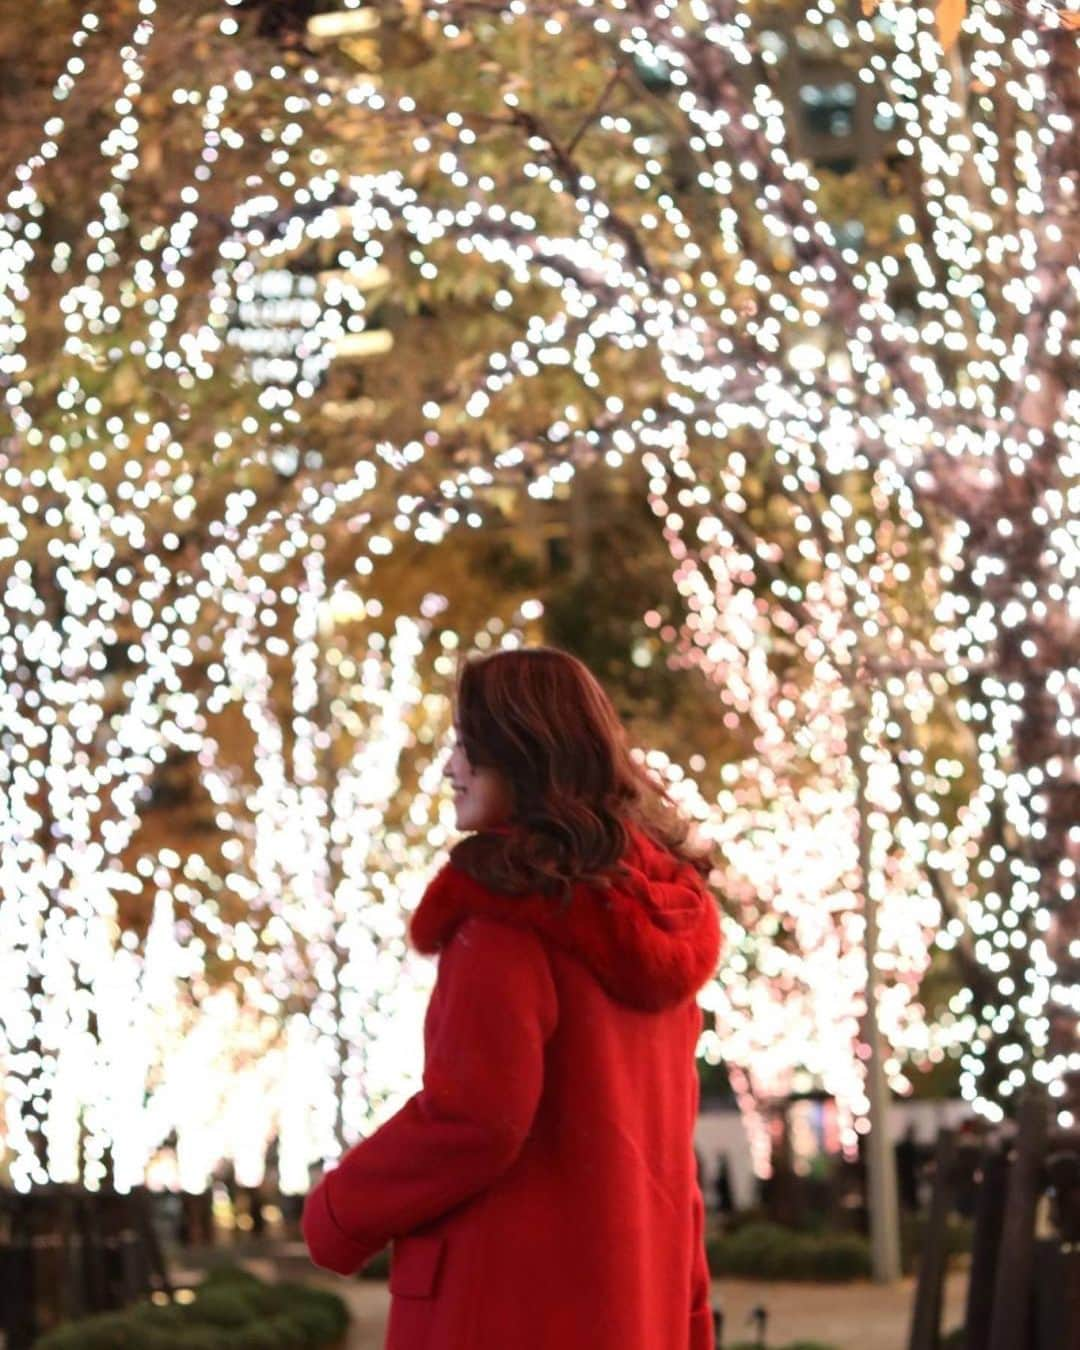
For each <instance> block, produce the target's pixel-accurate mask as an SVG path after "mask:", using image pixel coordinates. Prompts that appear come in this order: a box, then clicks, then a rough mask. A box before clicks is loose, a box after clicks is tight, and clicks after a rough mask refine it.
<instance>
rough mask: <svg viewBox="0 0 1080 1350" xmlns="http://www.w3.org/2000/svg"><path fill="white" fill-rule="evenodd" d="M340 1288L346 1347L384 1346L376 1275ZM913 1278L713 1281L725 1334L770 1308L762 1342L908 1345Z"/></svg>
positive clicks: (846, 1349)
mask: <svg viewBox="0 0 1080 1350" xmlns="http://www.w3.org/2000/svg"><path fill="white" fill-rule="evenodd" d="M327 1287H328V1288H333V1289H334V1290H335V1291H336V1292H337V1293H339V1294H342V1295H343V1296H344V1297H345V1299H346V1301H347V1302H348V1304H349V1307H350V1308H351V1310H352V1314H353V1325H352V1328H351V1331H350V1334H349V1337H348V1339H347V1341H346V1343H345V1344H346V1347H347V1350H382V1347H383V1337H384V1335H385V1330H386V1317H387V1312H388V1310H389V1307H390V1295H389V1292H388V1290H387V1287H386V1285H385V1284H382V1283H379V1282H377V1281H374V1280H359V1281H355V1282H350V1281H346V1280H337V1281H334V1282H333V1283H332V1284H328V1285H327ZM966 1291H967V1275H966V1274H965V1273H964V1272H960V1271H958V1272H956V1273H954V1274H952V1275H950V1276H949V1278H948V1281H947V1284H946V1288H945V1298H944V1316H943V1319H942V1326H943V1327H944V1328H945V1330H951V1329H952V1328H953V1327H954V1326H957V1325H958V1324H959V1323H960V1321H961V1320H962V1318H963V1315H964V1298H965V1295H966ZM913 1296H914V1281H913V1280H910V1279H908V1280H903V1281H901V1282H900V1283H899V1284H894V1285H890V1286H888V1287H886V1288H882V1287H880V1286H878V1285H874V1284H869V1283H865V1282H861V1283H858V1284H773V1283H767V1284H762V1283H758V1282H756V1281H753V1280H717V1281H716V1282H715V1283H714V1284H713V1302H714V1304H716V1303H719V1304H720V1305H721V1306H722V1307H723V1309H724V1317H725V1328H724V1340H725V1342H726V1343H727V1344H728V1345H732V1344H734V1343H735V1342H736V1341H740V1340H748V1341H752V1340H753V1339H754V1334H753V1327H752V1325H751V1322H750V1314H751V1312H752V1310H753V1309H754V1308H757V1307H759V1306H760V1307H763V1308H765V1309H766V1310H767V1311H768V1314H769V1320H768V1334H767V1341H766V1344H767V1345H770V1346H782V1345H786V1344H787V1343H788V1342H789V1341H795V1340H813V1341H821V1342H822V1343H823V1344H825V1345H831V1346H835V1347H836V1350H906V1346H907V1337H908V1331H909V1329H910V1320H911V1306H912V1299H913Z"/></svg>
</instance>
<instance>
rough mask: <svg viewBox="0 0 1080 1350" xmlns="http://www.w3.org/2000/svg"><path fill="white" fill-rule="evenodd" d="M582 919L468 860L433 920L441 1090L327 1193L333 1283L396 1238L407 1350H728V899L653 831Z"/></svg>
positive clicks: (368, 1143)
mask: <svg viewBox="0 0 1080 1350" xmlns="http://www.w3.org/2000/svg"><path fill="white" fill-rule="evenodd" d="M627 861H628V862H629V863H630V864H631V865H632V875H631V878H630V879H629V880H628V881H624V882H619V883H616V885H615V886H613V887H612V888H611V889H609V890H607V891H603V890H594V889H591V888H589V887H586V886H578V887H577V888H575V891H574V894H573V900H572V904H571V907H570V908H569V909H568V910H566V911H565V912H563V911H562V910H561V909H560V906H559V903H558V901H557V900H554V899H548V898H544V897H542V896H536V897H533V896H528V897H512V896H500V895H497V894H495V893H493V892H491V891H488V890H486V889H485V888H484V887H482V886H480V885H479V884H478V883H477V882H475V881H473V880H472V879H471V878H470V877H468V876H466V875H465V874H464V873H463V872H461V871H459V870H457V869H456V868H454V867H453V866H447V867H445V868H444V869H443V870H442V871H441V872H440V873H439V874H438V876H436V878H435V880H434V881H433V882H432V883H431V885H430V886H429V887H428V889H427V891H426V892H425V894H424V897H423V899H422V901H421V903H420V905H419V907H418V909H417V910H416V912H415V914H414V915H413V917H412V921H411V924H410V936H411V939H412V943H413V945H414V947H415V948H416V949H417V950H419V951H421V952H426V953H434V952H436V951H439V952H441V956H440V959H439V969H438V979H437V982H436V985H435V989H434V991H433V993H432V996H431V1001H430V1003H429V1005H428V1010H427V1016H426V1019H425V1023H424V1051H425V1065H424V1077H423V1088H422V1090H421V1091H420V1092H418V1093H416V1094H415V1095H414V1096H413V1097H411V1098H410V1099H409V1100H408V1101H407V1102H406V1103H405V1105H404V1106H403V1107H402V1108H401V1109H400V1110H399V1111H398V1112H397V1113H396V1114H395V1115H394V1116H392V1117H391V1118H390V1119H389V1120H388V1121H386V1122H385V1124H383V1125H382V1126H381V1127H380V1128H379V1129H378V1130H376V1131H375V1132H374V1133H373V1134H372V1135H370V1136H369V1137H368V1138H367V1139H364V1140H362V1141H361V1142H360V1143H359V1144H357V1145H356V1147H355V1148H353V1149H351V1150H350V1151H349V1152H348V1153H347V1154H346V1155H345V1157H344V1158H343V1159H342V1161H341V1164H340V1165H339V1166H338V1167H337V1168H335V1169H334V1170H333V1171H332V1172H329V1173H328V1174H327V1175H326V1176H324V1177H323V1179H322V1180H321V1181H320V1182H319V1184H318V1185H317V1186H316V1187H315V1189H314V1190H313V1191H312V1192H311V1194H310V1195H309V1196H308V1199H307V1202H306V1204H305V1207H304V1237H305V1239H306V1241H307V1244H308V1249H309V1251H310V1252H311V1257H312V1260H313V1261H315V1263H316V1264H317V1265H320V1266H326V1267H328V1268H329V1269H331V1270H336V1271H338V1272H339V1273H340V1274H342V1275H348V1274H352V1272H354V1271H355V1270H357V1269H358V1268H359V1267H360V1266H362V1265H363V1264H364V1263H365V1262H366V1261H367V1260H369V1259H370V1257H372V1256H373V1255H374V1254H375V1253H376V1252H378V1251H379V1250H381V1248H383V1247H384V1246H385V1245H386V1243H387V1242H388V1241H389V1240H390V1239H393V1257H392V1264H391V1273H390V1292H391V1295H392V1298H391V1307H390V1325H389V1331H388V1335H387V1340H386V1350H555V1348H556V1347H557V1348H558V1350H713V1346H714V1338H713V1331H712V1318H711V1313H710V1310H709V1301H708V1292H709V1285H708V1272H707V1268H706V1265H705V1252H704V1246H703V1241H702V1231H703V1204H702V1198H701V1191H700V1189H699V1187H698V1183H697V1175H696V1167H695V1159H694V1152H693V1129H694V1120H695V1117H696V1114H697V1106H698V1081H697V1073H696V1070H695V1067H694V1052H695V1047H696V1044H697V1040H698V1036H699V1035H700V1032H701V1027H702V1021H703V1017H702V1012H701V1009H700V1007H699V1006H698V1004H697V1001H696V999H695V994H696V992H697V991H698V989H700V988H701V986H702V985H703V984H704V983H705V981H706V980H707V979H708V978H709V976H710V975H711V974H712V972H713V971H714V969H715V967H716V962H717V957H718V953H719V921H718V918H719V916H718V911H717V906H716V903H715V901H714V900H713V899H712V897H711V896H710V895H709V893H708V891H707V890H706V889H705V888H704V886H703V885H702V884H701V882H700V880H699V879H698V876H697V874H696V873H695V872H694V871H693V869H692V868H690V867H687V866H683V865H680V864H679V863H678V862H677V861H676V860H675V859H674V858H672V857H671V855H670V854H668V853H667V852H665V851H663V850H661V849H659V848H657V847H656V846H655V845H653V844H651V843H650V842H648V841H647V840H645V838H644V836H640V835H639V836H637V838H636V840H635V843H634V845H633V847H632V850H631V852H630V854H628V857H627Z"/></svg>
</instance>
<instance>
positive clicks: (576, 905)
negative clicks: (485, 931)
mask: <svg viewBox="0 0 1080 1350" xmlns="http://www.w3.org/2000/svg"><path fill="white" fill-rule="evenodd" d="M623 863H624V866H625V867H626V869H627V872H628V875H627V876H625V877H619V878H616V879H614V880H613V881H612V882H611V884H610V885H609V886H607V887H601V886H595V885H586V884H580V885H578V886H575V887H574V890H573V894H572V897H571V902H570V905H569V907H568V908H566V909H565V910H564V908H563V907H562V905H561V904H560V903H559V901H558V900H557V899H554V898H552V897H548V896H540V895H501V894H499V893H497V892H495V891H492V890H489V889H488V888H487V887H485V886H483V885H481V884H480V883H479V882H478V881H475V880H474V879H473V878H472V877H470V876H469V875H468V874H467V873H466V872H464V871H462V870H461V869H460V868H459V867H456V866H455V865H454V864H453V863H452V862H450V863H447V865H446V866H445V867H443V869H442V870H441V871H440V872H439V873H438V875H437V876H436V877H435V878H434V880H433V881H432V882H431V884H430V885H429V886H428V888H427V890H426V891H425V892H424V895H423V897H422V899H421V901H420V904H419V905H418V906H417V909H416V911H415V913H414V914H413V916H412V919H411V921H410V924H409V936H410V939H411V941H412V945H413V947H414V948H415V949H416V950H417V951H419V952H422V953H424V954H425V955H434V953H436V952H437V951H439V950H440V949H441V948H442V947H444V946H445V945H446V943H447V942H448V941H449V939H450V937H451V935H452V934H453V932H454V930H455V928H457V926H458V924H459V923H461V922H462V920H464V919H465V918H467V917H468V916H469V915H472V914H482V915H486V916H488V917H489V918H496V919H501V920H504V921H505V922H507V923H512V924H518V925H521V926H522V927H527V928H531V929H533V930H535V931H536V932H537V933H539V934H540V935H541V936H542V937H544V938H545V939H547V940H548V941H550V942H551V943H552V944H554V945H555V946H558V947H561V948H562V949H563V950H565V951H568V952H571V953H572V954H573V955H575V956H576V957H578V958H579V959H580V960H581V961H583V962H584V963H585V965H586V966H588V967H589V969H590V970H591V971H592V972H593V974H594V975H595V976H596V978H597V980H599V982H600V983H601V984H602V985H603V987H604V988H605V989H606V990H607V991H608V993H609V994H611V996H612V997H613V998H615V999H617V1000H618V1001H619V1002H620V1003H624V1004H627V1005H629V1006H630V1007H633V1008H639V1009H642V1010H643V1011H649V1012H659V1011H661V1010H662V1009H664V1008H669V1007H673V1006H674V1005H676V1004H678V1003H681V1002H682V1001H683V1000H684V999H686V998H689V997H690V996H691V995H693V994H696V993H697V991H698V990H699V989H700V988H701V986H702V985H703V984H705V982H706V981H707V980H708V979H709V977H710V976H711V975H712V974H713V972H714V971H715V970H716V964H717V960H718V958H719V954H720V915H719V910H718V907H717V904H716V901H715V899H714V898H713V896H712V894H711V893H710V892H709V890H708V888H707V887H706V886H705V884H704V882H703V881H702V879H701V877H700V876H699V874H698V873H697V871H696V870H695V869H694V868H693V867H691V866H690V865H689V864H687V863H683V862H680V861H679V860H678V859H677V858H675V857H673V856H672V855H671V854H670V853H669V852H667V850H666V849H664V848H662V847H660V846H659V845H657V844H655V843H653V842H652V840H650V839H649V838H647V837H646V836H645V835H644V834H643V833H642V832H641V831H640V830H636V829H635V830H633V831H632V835H631V846H630V849H629V851H628V852H627V854H626V856H625V858H624V859H623Z"/></svg>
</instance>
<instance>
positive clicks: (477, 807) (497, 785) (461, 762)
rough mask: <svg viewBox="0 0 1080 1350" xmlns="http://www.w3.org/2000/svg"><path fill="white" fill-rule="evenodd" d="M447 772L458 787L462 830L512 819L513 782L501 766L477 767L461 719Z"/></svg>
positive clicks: (456, 794) (456, 806) (456, 800)
mask: <svg viewBox="0 0 1080 1350" xmlns="http://www.w3.org/2000/svg"><path fill="white" fill-rule="evenodd" d="M446 776H447V778H449V780H450V782H451V784H452V786H453V789H454V810H455V811H456V812H457V825H458V829H459V830H465V831H471V830H489V829H491V828H492V827H493V826H496V825H503V824H505V823H506V821H507V820H508V819H509V816H510V801H511V796H510V788H509V784H508V783H507V782H506V780H505V779H504V778H503V776H502V774H501V773H499V771H498V769H487V768H474V767H473V766H472V765H471V764H470V763H469V757H468V756H467V755H466V753H465V747H464V746H463V745H462V743H461V734H460V732H459V731H458V727H457V723H455V724H454V749H453V752H452V753H451V755H450V759H449V760H448V762H447V766H446Z"/></svg>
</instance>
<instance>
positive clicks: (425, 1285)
mask: <svg viewBox="0 0 1080 1350" xmlns="http://www.w3.org/2000/svg"><path fill="white" fill-rule="evenodd" d="M445 1246H446V1238H445V1236H444V1235H443V1234H442V1233H432V1234H427V1233H423V1234H417V1235H416V1236H415V1237H403V1238H396V1239H395V1241H394V1251H393V1256H392V1258H391V1262H390V1292H391V1294H394V1295H395V1296H397V1297H400V1298H431V1297H432V1296H433V1295H434V1293H435V1286H436V1284H437V1283H438V1279H439V1270H440V1268H441V1266H442V1256H443V1248H444V1247H445Z"/></svg>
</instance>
